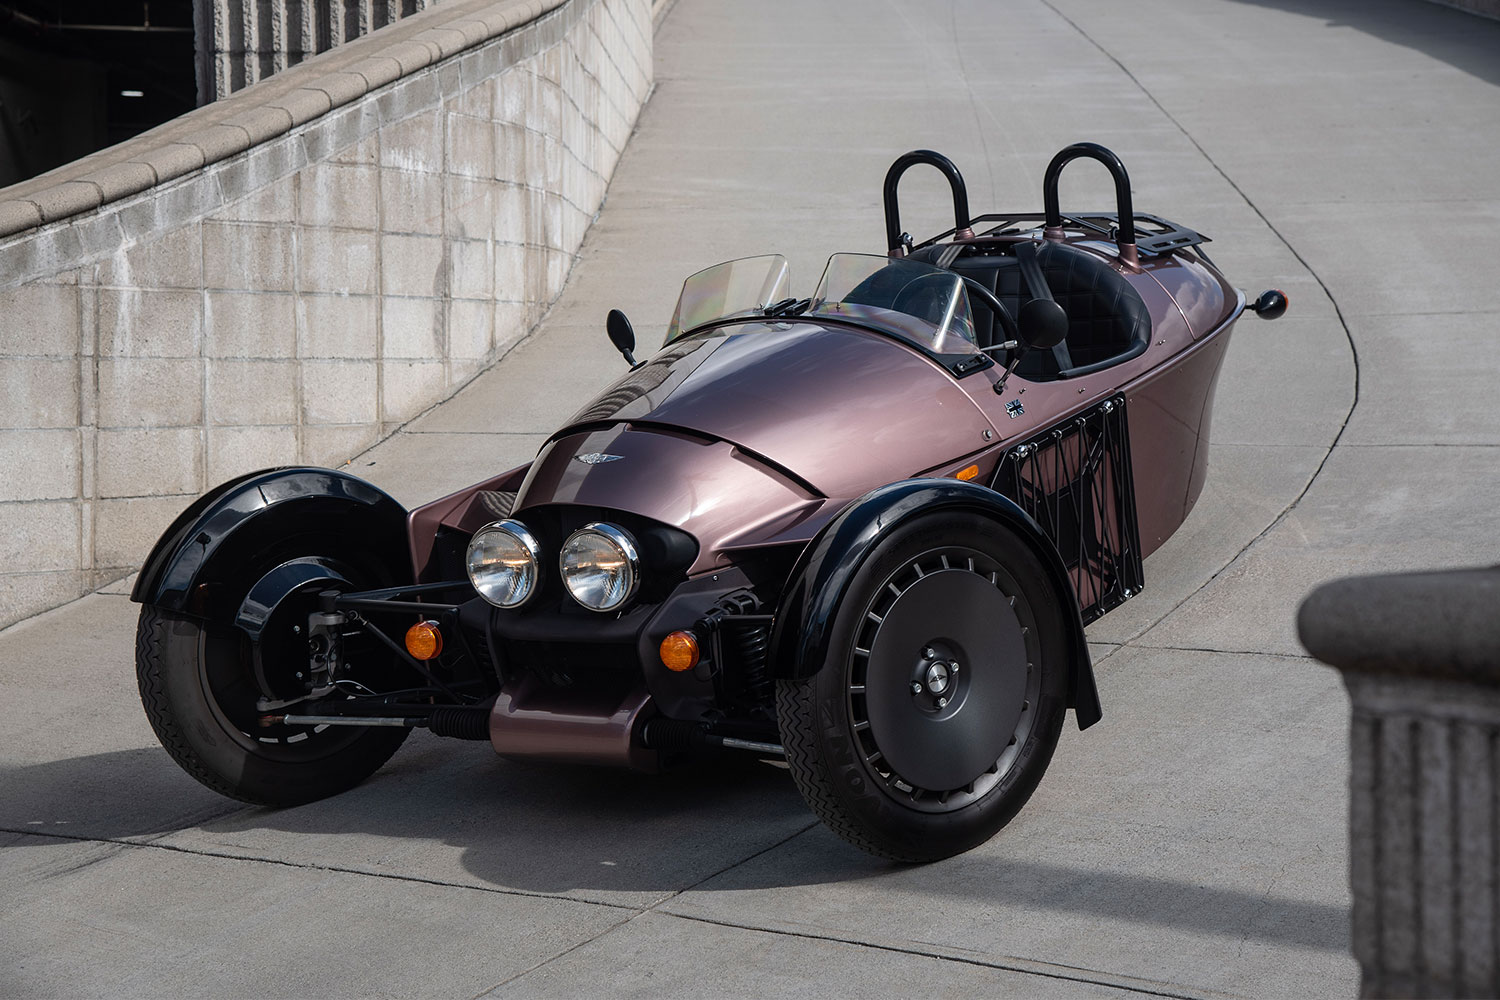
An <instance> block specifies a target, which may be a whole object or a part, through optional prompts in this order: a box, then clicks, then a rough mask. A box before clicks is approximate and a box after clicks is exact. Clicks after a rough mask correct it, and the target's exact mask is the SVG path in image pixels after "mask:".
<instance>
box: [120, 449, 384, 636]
mask: <svg viewBox="0 0 1500 1000" xmlns="http://www.w3.org/2000/svg"><path fill="white" fill-rule="evenodd" d="M310 531H316V532H317V533H318V534H317V544H316V545H314V546H313V547H312V548H313V551H310V552H308V553H306V556H305V557H304V558H300V559H296V560H292V561H291V562H290V563H289V564H288V565H287V566H285V567H283V568H282V569H281V570H280V571H279V572H278V573H274V574H268V575H267V577H266V578H265V580H264V581H262V583H261V584H260V585H258V586H257V587H256V588H254V589H251V590H250V592H249V593H248V595H247V594H246V593H245V592H244V589H245V587H246V586H249V585H251V584H255V583H256V581H253V580H244V579H242V578H241V576H240V574H242V573H243V569H242V566H243V563H244V561H245V560H246V559H247V558H248V557H253V555H254V554H255V553H256V552H257V551H258V550H260V549H263V548H264V547H265V546H267V545H268V544H270V543H273V542H276V541H280V540H282V539H285V538H287V537H289V536H294V535H296V534H299V533H304V534H305V533H308V532H310ZM340 551H348V552H358V553H360V554H361V558H362V559H364V560H366V561H372V562H374V563H376V564H378V565H379V566H381V567H382V568H383V569H384V571H385V572H386V573H388V574H389V576H390V578H391V579H392V580H393V581H394V582H396V583H401V582H407V581H410V580H411V578H412V569H411V565H410V562H411V559H410V554H409V553H408V551H407V545H406V509H405V508H404V507H402V506H401V504H399V503H397V502H396V500H394V499H393V498H392V497H390V496H389V495H388V494H386V493H385V492H384V491H382V490H381V489H379V488H378V487H376V486H372V485H371V484H369V483H367V482H365V481H364V480H362V479H357V478H355V477H354V476H351V475H348V474H347V473H343V472H336V471H334V470H332V469H315V468H280V469H267V470H265V471H262V472H252V473H250V474H249V475H245V476H240V477H239V478H238V479H232V480H230V481H229V482H227V483H224V484H223V485H221V486H218V487H215V488H214V489H213V490H210V491H209V492H208V493H206V494H204V495H203V496H201V497H199V498H198V499H197V500H195V501H194V502H193V503H192V504H191V505H190V506H189V507H188V508H187V510H185V511H183V512H182V513H181V514H180V515H178V517H177V519H176V520H175V521H173V522H172V526H171V527H169V528H168V529H167V530H166V532H165V533H164V534H163V535H162V536H161V538H160V539H159V540H158V541H157V543H156V546H155V547H154V548H153V549H152V550H151V554H150V555H149V556H147V557H146V562H145V565H144V566H143V567H142V569H141V573H140V576H139V577H138V578H137V579H136V581H135V587H134V589H132V590H131V592H130V599H131V600H133V601H136V602H138V603H141V604H152V605H155V606H156V607H159V608H164V609H167V610H169V611H177V612H181V613H184V614H190V615H196V616H199V617H204V618H208V617H213V618H220V619H227V620H234V621H236V624H238V625H239V626H240V627H241V628H243V629H245V630H246V631H247V632H248V633H250V634H251V635H252V637H253V636H255V635H257V634H258V633H259V631H260V626H261V625H263V624H264V619H265V617H266V615H268V614H269V613H270V611H271V609H273V608H274V607H275V604H276V602H277V601H278V600H279V599H280V596H281V595H280V593H271V592H270V590H275V589H277V586H276V584H277V582H278V581H279V582H280V583H282V584H284V585H285V586H286V587H289V588H290V587H297V586H301V585H307V584H311V583H313V582H316V581H317V580H328V581H330V582H336V581H339V580H342V579H343V574H342V571H341V570H340V569H339V565H338V563H336V562H334V561H331V560H327V559H323V558H320V556H321V555H322V554H324V553H328V552H340ZM229 583H238V584H240V586H239V587H238V591H239V592H238V593H237V592H236V588H235V587H225V586H220V585H222V584H229ZM268 587H269V588H270V589H269V590H268V589H267V588H268ZM242 602H243V603H242Z"/></svg>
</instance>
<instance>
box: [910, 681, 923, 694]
mask: <svg viewBox="0 0 1500 1000" xmlns="http://www.w3.org/2000/svg"><path fill="white" fill-rule="evenodd" d="M911 693H912V694H921V693H922V684H921V682H920V681H912V682H911Z"/></svg>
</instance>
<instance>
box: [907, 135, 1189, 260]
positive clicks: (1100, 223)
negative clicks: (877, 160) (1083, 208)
mask: <svg viewBox="0 0 1500 1000" xmlns="http://www.w3.org/2000/svg"><path fill="white" fill-rule="evenodd" d="M1080 158H1083V159H1091V160H1097V161H1099V162H1100V163H1102V164H1104V166H1105V168H1106V169H1107V170H1108V171H1109V172H1110V176H1111V177H1112V178H1113V179H1114V182H1115V201H1116V209H1115V211H1113V212H1086V213H1075V214H1070V215H1064V214H1063V213H1062V211H1061V209H1060V208H1059V207H1058V197H1057V182H1058V178H1059V177H1060V176H1061V174H1062V169H1063V167H1065V166H1067V164H1069V163H1070V162H1072V161H1073V160H1076V159H1080ZM917 164H926V165H928V166H932V167H936V168H937V169H938V170H939V171H940V172H941V173H942V174H943V176H944V177H945V178H947V180H948V186H949V188H950V189H951V190H952V193H953V228H952V229H949V230H946V231H944V232H941V233H939V234H937V235H936V236H933V237H931V238H930V239H926V240H923V241H922V242H920V243H916V244H913V243H912V238H911V236H910V235H909V234H907V233H903V232H902V231H901V209H900V206H899V203H898V201H897V197H896V188H897V185H898V184H899V183H900V181H901V175H902V174H904V173H906V171H907V170H908V169H910V168H911V167H914V166H916V165H917ZM883 193H884V202H885V227H886V243H887V248H888V251H889V253H890V254H891V255H892V256H897V257H900V256H905V255H906V254H908V253H910V252H911V251H913V250H920V249H921V248H922V247H928V246H932V245H933V244H934V243H938V242H941V241H942V240H945V239H948V238H949V237H953V238H954V239H955V240H962V241H967V240H971V239H974V238H975V235H976V234H975V227H976V226H977V225H981V224H990V226H991V228H989V229H987V230H985V231H984V232H983V233H980V234H978V235H980V236H987V237H995V236H1012V235H1020V234H1022V233H1025V232H1029V231H1032V230H1035V229H1039V228H1040V229H1042V230H1043V231H1044V234H1045V235H1046V236H1047V237H1049V238H1053V239H1059V238H1061V237H1062V235H1063V233H1064V231H1065V230H1066V229H1079V230H1083V231H1084V232H1085V233H1094V234H1097V235H1099V236H1100V237H1102V238H1104V239H1106V240H1108V241H1110V242H1112V243H1115V244H1117V245H1118V246H1119V248H1120V253H1121V256H1122V258H1124V259H1126V260H1128V261H1130V262H1132V263H1133V262H1134V260H1135V258H1136V257H1137V256H1138V255H1142V254H1144V255H1146V256H1148V257H1159V256H1162V255H1163V254H1168V253H1172V252H1173V251H1176V250H1182V249H1185V248H1187V247H1199V246H1202V244H1204V243H1207V242H1210V241H1209V238H1208V237H1207V236H1204V235H1203V234H1202V233H1198V232H1195V231H1194V230H1191V229H1188V228H1187V227H1186V226H1181V225H1178V224H1177V223H1175V222H1171V221H1169V220H1167V219H1163V218H1162V217H1161V216H1159V215H1147V214H1145V213H1138V212H1136V211H1135V210H1134V207H1133V205H1132V201H1131V196H1130V178H1129V176H1128V175H1127V174H1126V172H1125V165H1124V164H1123V163H1121V162H1120V158H1119V157H1118V156H1116V155H1115V154H1114V153H1112V152H1110V151H1109V150H1107V149H1105V148H1104V147H1103V146H1100V145H1097V144H1096V143H1092V142H1080V143H1074V144H1073V145H1071V146H1069V147H1067V148H1066V149H1064V150H1062V151H1061V152H1060V153H1058V154H1057V155H1056V156H1054V157H1053V158H1052V162H1051V163H1050V164H1048V166H1047V174H1046V177H1045V179H1044V180H1043V182H1042V201H1043V207H1044V209H1045V210H1044V211H1042V212H1001V213H991V214H988V215H978V216H971V215H969V195H968V189H967V188H966V187H965V185H964V179H963V175H961V174H960V173H959V172H958V168H957V167H956V166H954V165H953V161H952V160H949V159H948V158H947V157H946V156H943V155H942V154H941V153H935V152H933V151H932V150H930V149H917V150H913V151H912V152H910V153H907V154H906V155H905V156H902V157H900V158H898V159H897V160H896V162H895V163H893V164H891V168H890V170H889V171H887V172H886V176H885V187H884V192H883ZM1024 222H1040V223H1041V226H1022V225H1020V223H1024ZM1198 253H1199V254H1200V255H1202V256H1203V257H1204V259H1205V260H1207V259H1208V258H1207V254H1205V253H1203V251H1202V250H1199V251H1198ZM1210 263H1212V262H1211V261H1210Z"/></svg>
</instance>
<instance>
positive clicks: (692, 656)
mask: <svg viewBox="0 0 1500 1000" xmlns="http://www.w3.org/2000/svg"><path fill="white" fill-rule="evenodd" d="M661 662H662V663H664V664H666V667H667V669H668V670H670V671H672V672H674V673H679V674H680V673H682V672H683V671H684V670H692V669H693V668H694V667H696V666H697V665H698V637H697V636H696V635H694V634H693V633H691V632H673V633H672V634H671V635H669V636H667V637H666V638H665V639H663V640H662V641H661Z"/></svg>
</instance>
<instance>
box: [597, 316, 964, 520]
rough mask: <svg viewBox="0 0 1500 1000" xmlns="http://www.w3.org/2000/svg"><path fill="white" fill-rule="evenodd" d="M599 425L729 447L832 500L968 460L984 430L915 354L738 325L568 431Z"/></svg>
mask: <svg viewBox="0 0 1500 1000" xmlns="http://www.w3.org/2000/svg"><path fill="white" fill-rule="evenodd" d="M602 421H611V422H617V421H630V422H634V423H646V422H649V423H652V424H664V425H671V426H675V427H681V428H684V429H688V430H691V431H694V432H697V433H699V434H702V435H704V436H706V437H710V438H717V439H720V440H724V441H728V442H732V443H733V444H735V445H738V446H739V447H740V448H741V449H743V450H744V451H746V452H749V453H752V454H754V455H757V456H760V457H763V458H765V459H767V460H769V462H771V463H773V464H775V465H779V466H782V467H783V468H786V469H788V470H790V471H791V472H793V473H794V474H795V475H796V476H797V477H799V478H801V479H802V480H804V481H806V482H807V483H809V484H811V485H812V486H813V487H815V488H816V489H817V491H818V492H820V493H822V494H823V495H825V496H829V497H840V498H843V497H855V496H860V495H862V494H864V493H866V492H868V491H869V490H871V489H873V488H874V487H876V486H880V485H883V484H885V483H888V482H893V481H895V480H898V479H905V478H908V477H910V476H912V475H914V474H916V473H918V472H921V471H923V470H925V469H930V468H932V467H933V466H935V465H939V464H942V463H944V462H947V461H949V460H951V459H954V458H957V457H959V456H961V455H963V454H966V453H968V452H971V451H974V450H975V449H977V448H979V447H981V446H982V445H983V442H984V437H983V435H984V432H985V431H986V430H987V429H989V423H988V421H986V420H985V418H984V415H983V414H982V413H981V412H980V410H979V408H978V407H977V406H976V405H975V404H974V402H973V401H972V400H970V399H969V397H968V396H967V395H966V394H965V393H964V392H963V390H962V389H960V388H959V387H958V385H957V383H956V382H955V381H954V379H953V377H952V376H951V375H949V374H948V373H947V372H946V371H944V370H943V369H942V368H940V367H939V366H938V365H936V364H934V363H933V362H932V361H930V360H928V359H927V358H925V357H923V356H922V355H921V354H920V353H919V352H918V351H916V350H914V349H913V348H911V347H909V346H907V345H905V344H903V343H900V342H898V341H896V340H894V339H892V338H890V337H886V336H882V335H880V334H876V333H867V332H864V331H861V330H857V329H850V328H845V327H832V326H829V327H824V326H820V325H818V324H815V323H791V324H786V323H780V324H767V323H752V324H744V325H741V326H734V327H726V328H723V329H721V330H718V331H714V332H712V333H709V334H701V335H697V336H693V337H689V338H686V339H684V340H682V341H679V342H677V343H676V344H673V345H672V346H671V347H669V348H667V349H666V350H665V351H663V352H662V353H660V354H658V355H657V356H656V357H655V358H653V359H651V361H650V362H648V363H647V364H646V365H644V366H642V367H641V368H639V369H637V370H636V371H634V372H631V373H630V374H629V375H627V376H625V377H624V378H622V379H620V381H618V382H616V383H615V384H614V385H613V386H611V387H610V388H609V389H607V390H606V391H605V392H604V393H603V394H602V395H600V397H599V398H598V399H596V400H595V401H594V403H592V404H591V405H590V406H588V407H586V408H585V409H584V410H582V411H580V412H579V413H578V414H577V415H576V416H575V417H574V420H573V423H575V424H584V423H598V422H602Z"/></svg>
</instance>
